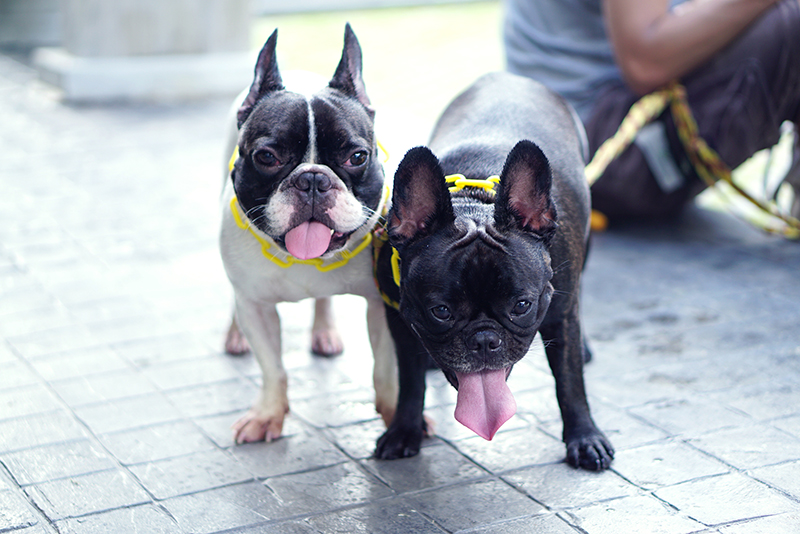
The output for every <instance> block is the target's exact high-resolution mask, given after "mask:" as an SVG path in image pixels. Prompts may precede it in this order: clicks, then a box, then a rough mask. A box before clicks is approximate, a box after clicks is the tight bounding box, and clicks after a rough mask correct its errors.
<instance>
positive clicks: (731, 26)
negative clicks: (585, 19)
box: [603, 0, 779, 94]
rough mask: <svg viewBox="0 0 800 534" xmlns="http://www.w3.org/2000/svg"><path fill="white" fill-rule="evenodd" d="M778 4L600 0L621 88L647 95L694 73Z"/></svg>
mask: <svg viewBox="0 0 800 534" xmlns="http://www.w3.org/2000/svg"><path fill="white" fill-rule="evenodd" d="M778 1H779V0H692V1H690V2H686V3H685V4H681V5H680V6H678V8H677V9H676V10H675V11H673V12H670V11H669V0H603V10H604V17H605V20H606V27H607V30H608V35H609V38H610V39H611V42H612V44H613V46H614V51H615V55H616V61H617V64H618V65H619V67H620V70H621V71H622V75H623V77H624V78H625V81H626V83H627V84H628V85H629V86H630V88H631V89H632V90H633V91H635V92H637V93H639V94H645V93H648V92H650V91H652V90H654V89H656V88H658V87H660V86H662V85H664V84H666V83H668V82H669V81H671V80H674V79H675V78H679V77H680V76H683V75H684V74H686V73H688V72H689V71H691V70H692V69H694V68H695V67H698V66H699V65H701V64H702V63H704V62H705V61H707V60H708V59H710V58H711V57H712V56H714V54H716V53H717V52H719V51H720V50H721V49H722V48H724V47H725V45H727V44H728V43H730V42H731V41H732V40H733V39H734V38H735V37H736V36H737V35H738V34H739V33H740V32H741V31H742V30H744V29H745V28H746V27H747V26H748V25H749V24H750V23H751V22H753V21H754V20H755V19H756V18H757V17H758V16H759V15H761V14H762V13H763V12H764V11H765V10H766V9H768V8H769V7H770V6H772V5H773V4H775V3H777V2H778Z"/></svg>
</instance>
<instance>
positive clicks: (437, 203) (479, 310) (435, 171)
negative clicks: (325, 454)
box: [375, 73, 614, 470]
mask: <svg viewBox="0 0 800 534" xmlns="http://www.w3.org/2000/svg"><path fill="white" fill-rule="evenodd" d="M575 117H576V116H575V114H574V112H572V110H571V108H570V107H569V105H568V104H566V102H565V101H564V100H563V99H561V98H560V97H559V96H557V95H556V94H554V93H552V92H551V91H549V90H547V89H546V88H544V87H543V86H541V85H539V84H537V83H536V82H533V81H531V80H529V79H526V78H521V77H518V76H514V75H511V74H507V73H495V74H490V75H487V76H484V77H483V78H481V79H479V80H478V81H477V82H476V83H475V84H474V85H473V86H472V87H470V88H469V89H467V90H466V91H465V92H464V93H462V94H461V95H460V96H459V97H458V98H456V99H455V100H454V101H453V102H452V103H451V104H450V106H449V107H448V108H447V109H446V110H445V112H444V114H443V115H442V117H441V118H440V119H439V122H438V124H437V125H436V128H435V129H434V133H433V136H432V138H431V142H430V147H431V149H432V150H433V152H431V150H429V149H427V148H424V147H418V148H414V149H412V150H410V151H409V152H408V154H406V156H405V158H404V159H403V161H402V162H401V164H400V166H399V167H398V169H397V173H396V174H395V185H394V194H393V206H392V210H391V212H390V214H389V219H388V233H389V243H390V244H391V245H392V246H385V247H382V248H381V250H380V253H379V257H378V261H377V276H378V280H379V285H380V287H381V290H382V292H383V293H384V297H385V300H387V302H389V301H394V302H397V303H399V310H397V309H394V308H393V307H391V306H387V316H388V320H389V328H390V329H391V332H392V336H393V338H394V341H395V345H396V349H397V358H398V371H399V378H400V393H399V397H398V405H397V411H396V413H395V417H394V419H393V421H392V423H391V425H390V427H389V429H388V430H387V431H386V433H385V434H384V435H383V436H381V438H380V439H379V440H378V445H377V449H376V451H375V455H376V457H378V458H383V459H393V458H400V457H406V456H413V455H415V454H417V453H418V452H419V447H420V442H421V440H422V436H423V434H424V433H425V431H426V424H425V422H424V419H423V416H422V409H423V404H424V397H425V370H426V368H427V358H428V355H430V356H431V357H432V358H433V360H434V361H435V363H436V364H437V365H438V366H439V367H440V368H441V369H442V370H443V371H444V374H445V376H446V377H447V379H448V380H449V381H450V383H451V384H452V385H453V386H454V387H455V388H456V389H458V402H457V405H456V410H455V417H456V419H457V420H459V421H460V422H461V423H462V424H464V425H465V426H467V427H469V428H471V429H472V430H473V431H475V432H476V433H477V434H479V435H481V436H483V437H484V438H486V439H491V438H492V436H494V433H495V432H496V431H497V429H498V428H499V427H500V426H501V425H502V424H503V423H504V422H505V421H506V420H508V418H510V417H511V416H512V415H513V414H514V411H515V410H516V405H515V403H514V398H513V396H512V394H511V392H510V390H509V388H508V386H507V385H506V379H507V377H508V374H509V373H510V371H511V368H512V366H513V365H514V364H515V363H516V362H517V361H519V360H520V359H521V358H522V357H523V356H524V355H525V353H526V352H527V351H528V348H529V347H530V344H531V341H532V340H533V338H534V336H535V334H536V332H537V331H539V332H541V335H542V339H543V340H544V342H545V350H546V353H547V358H548V361H549V363H550V368H551V369H552V372H553V376H554V377H555V381H556V394H557V397H558V403H559V407H560V409H561V416H562V419H563V423H564V432H563V439H564V442H565V443H566V446H567V461H568V462H569V463H570V464H571V465H573V466H576V467H578V466H580V467H583V468H586V469H593V470H600V469H605V468H607V467H608V466H609V464H610V463H611V460H612V458H613V456H614V450H613V448H612V446H611V444H610V443H609V442H608V440H607V439H606V437H605V436H604V435H603V433H602V432H600V430H598V429H597V427H596V426H595V424H594V422H593V421H592V417H591V415H590V413H589V406H588V404H587V401H586V393H585V390H584V384H583V363H584V358H585V357H586V358H587V359H588V351H587V349H586V348H585V345H584V343H583V340H582V335H581V324H580V318H579V310H578V308H579V289H580V277H581V271H582V269H583V264H584V259H585V256H586V247H587V240H588V233H589V212H590V207H589V204H590V201H589V189H588V186H587V184H586V179H585V177H584V172H583V167H584V154H583V150H584V145H583V144H582V139H583V137H582V134H583V129H582V126H581V125H580V122H579V121H578V120H577V119H576V118H575ZM434 152H435V153H436V155H437V156H438V159H437V157H436V156H434ZM453 173H459V174H461V175H463V176H464V177H466V180H467V181H464V179H463V178H462V180H459V181H457V182H456V184H455V186H453V187H452V188H451V189H450V190H448V184H447V183H446V179H445V176H446V175H451V174H453ZM495 175H497V176H499V184H498V185H497V187H496V192H495V191H494V190H492V186H491V185H489V183H487V182H483V181H476V182H470V181H469V180H477V179H485V178H487V177H490V176H495ZM495 181H497V180H496V179H495ZM462 185H465V186H466V187H465V188H464V189H463V190H461V191H459V192H451V191H452V190H454V189H459V188H460V187H461V186H462ZM393 256H394V257H393ZM393 271H394V272H393ZM398 283H399V287H398ZM584 351H587V352H586V353H585V352H584Z"/></svg>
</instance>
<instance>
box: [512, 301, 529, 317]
mask: <svg viewBox="0 0 800 534" xmlns="http://www.w3.org/2000/svg"><path fill="white" fill-rule="evenodd" d="M531 306H532V304H531V301H529V300H520V301H519V302H517V303H516V304H515V305H514V307H513V308H512V309H511V315H515V316H517V317H519V316H520V315H525V314H526V313H528V312H529V311H530V310H531Z"/></svg>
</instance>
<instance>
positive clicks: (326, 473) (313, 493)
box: [264, 463, 393, 516]
mask: <svg viewBox="0 0 800 534" xmlns="http://www.w3.org/2000/svg"><path fill="white" fill-rule="evenodd" d="M264 484H265V485H266V486H267V487H268V488H269V489H270V490H272V492H273V493H274V494H275V496H276V497H277V499H278V500H279V501H280V502H281V504H282V511H283V513H285V514H286V516H293V515H301V514H315V513H321V512H325V511H329V510H334V509H338V508H342V507H344V506H348V505H353V504H361V503H365V502H367V501H372V500H376V499H381V498H384V497H388V496H390V495H392V494H393V492H392V490H391V489H389V488H388V487H386V486H385V485H384V484H382V483H381V482H380V481H378V480H377V479H376V478H374V477H373V476H371V475H368V474H366V473H365V472H363V471H362V470H361V469H359V468H358V466H357V465H356V464H354V463H343V464H338V465H335V466H332V467H326V468H323V469H319V470H317V471H309V472H306V473H298V474H293V475H285V476H280V477H275V478H268V479H267V480H266V481H265V482H264Z"/></svg>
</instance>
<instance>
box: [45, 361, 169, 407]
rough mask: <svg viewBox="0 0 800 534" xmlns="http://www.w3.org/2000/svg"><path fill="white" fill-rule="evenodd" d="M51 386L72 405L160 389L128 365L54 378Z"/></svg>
mask: <svg viewBox="0 0 800 534" xmlns="http://www.w3.org/2000/svg"><path fill="white" fill-rule="evenodd" d="M50 386H51V387H52V388H53V390H54V391H55V392H56V393H57V394H58V396H59V397H61V399H62V400H63V401H64V402H65V403H67V405H69V406H71V407H72V408H77V407H79V406H85V405H87V404H95V405H97V404H104V403H107V402H111V401H117V400H121V399H125V398H128V397H141V396H145V395H148V394H154V393H157V392H158V390H157V389H156V388H155V386H154V385H153V383H152V382H150V381H149V380H148V379H147V378H145V376H144V375H143V374H141V373H140V372H138V371H134V370H129V369H125V370H120V371H111V372H105V373H99V374H89V375H86V376H81V377H75V378H72V379H67V380H54V381H53V382H51V383H50Z"/></svg>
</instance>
